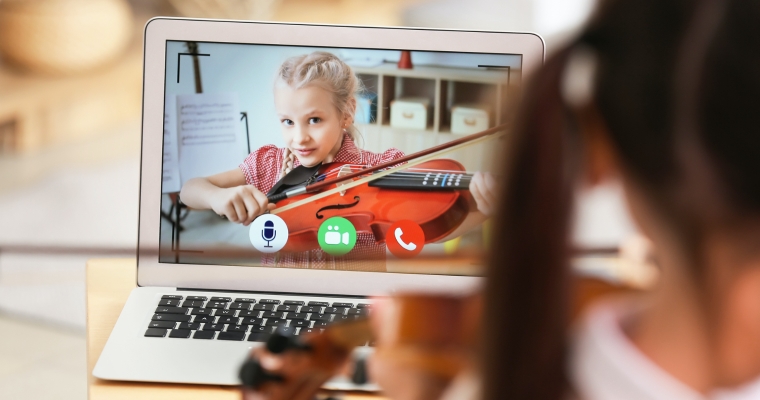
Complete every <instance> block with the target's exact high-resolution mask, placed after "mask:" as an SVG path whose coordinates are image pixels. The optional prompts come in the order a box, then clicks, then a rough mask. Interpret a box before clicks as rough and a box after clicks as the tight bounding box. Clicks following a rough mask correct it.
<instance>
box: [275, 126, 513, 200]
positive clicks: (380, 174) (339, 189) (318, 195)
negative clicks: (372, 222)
mask: <svg viewBox="0 0 760 400" xmlns="http://www.w3.org/2000/svg"><path fill="white" fill-rule="evenodd" d="M505 134H506V132H503V133H500V134H495V135H492V136H483V137H479V138H477V139H473V140H471V141H469V142H466V143H459V144H457V145H455V146H452V147H449V148H447V149H443V150H439V151H436V152H434V153H431V154H427V155H424V156H421V157H419V158H417V159H415V160H410V161H409V162H408V166H409V167H413V166H415V165H419V164H422V163H424V162H427V161H430V160H432V159H433V158H436V157H440V156H442V155H444V154H449V153H453V152H454V151H457V150H459V149H461V148H464V147H468V146H472V145H475V144H478V143H483V142H486V141H488V140H493V139H495V138H500V137H502V136H504V135H505ZM402 167H403V165H399V166H398V167H393V168H391V169H388V170H385V171H382V172H378V173H376V174H373V175H370V176H366V177H363V178H359V179H357V180H355V181H351V182H347V183H345V184H343V185H341V186H340V187H336V188H333V189H328V190H325V191H323V192H319V193H315V194H312V195H311V196H309V197H307V198H304V199H301V200H297V201H294V202H292V203H290V204H288V205H285V206H282V207H277V208H275V209H273V210H272V211H271V213H272V214H273V215H277V214H280V213H282V212H285V211H288V210H292V209H294V208H297V207H300V206H302V205H304V204H309V203H311V202H314V201H316V200H319V199H323V198H325V197H328V196H332V195H334V194H337V193H340V192H342V191H344V190H348V189H351V188H354V187H357V186H359V185H363V184H365V183H368V182H371V181H373V180H376V179H380V178H382V177H384V176H387V175H390V174H392V173H394V172H395V171H396V170H397V169H399V170H400V169H402Z"/></svg>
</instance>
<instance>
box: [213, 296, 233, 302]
mask: <svg viewBox="0 0 760 400" xmlns="http://www.w3.org/2000/svg"><path fill="white" fill-rule="evenodd" d="M211 301H218V302H221V303H229V302H231V301H232V298H231V297H212V298H211Z"/></svg>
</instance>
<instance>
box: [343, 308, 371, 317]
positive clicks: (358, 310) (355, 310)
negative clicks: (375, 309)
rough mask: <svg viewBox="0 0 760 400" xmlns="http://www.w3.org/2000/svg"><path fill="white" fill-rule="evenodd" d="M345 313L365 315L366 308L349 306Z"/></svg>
mask: <svg viewBox="0 0 760 400" xmlns="http://www.w3.org/2000/svg"><path fill="white" fill-rule="evenodd" d="M347 314H348V315H356V316H364V315H367V309H366V308H350V309H349V310H348V313H347Z"/></svg>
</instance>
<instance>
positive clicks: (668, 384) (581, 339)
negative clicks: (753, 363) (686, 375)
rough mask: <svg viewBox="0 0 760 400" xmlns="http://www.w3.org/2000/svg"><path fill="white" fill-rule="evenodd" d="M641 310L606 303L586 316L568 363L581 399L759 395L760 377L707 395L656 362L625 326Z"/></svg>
mask: <svg viewBox="0 0 760 400" xmlns="http://www.w3.org/2000/svg"><path fill="white" fill-rule="evenodd" d="M639 308H640V307H637V304H636V303H635V302H631V301H628V302H625V301H603V302H602V303H600V304H598V305H594V306H593V308H592V309H591V310H589V312H588V313H587V314H586V316H585V317H584V318H583V320H582V321H581V323H580V326H579V329H578V331H577V332H576V334H575V336H574V338H573V341H572V344H571V353H570V354H571V355H570V362H569V376H570V381H571V385H572V387H573V391H574V392H575V393H576V395H577V397H578V399H580V400H610V399H615V400H706V399H714V400H750V399H754V400H756V399H760V379H758V380H755V381H754V382H751V383H749V384H747V385H745V386H743V387H741V388H736V389H731V390H715V391H714V392H712V393H710V395H709V396H705V395H703V394H702V393H699V392H697V391H696V390H694V389H692V388H691V387H689V386H687V385H686V384H684V383H682V382H681V381H679V380H677V379H676V378H674V377H673V376H671V375H670V374H668V372H666V371H665V370H663V369H662V368H660V367H659V366H658V365H657V364H655V363H654V362H652V361H651V360H650V359H649V358H647V356H645V355H644V354H643V353H641V351H639V349H638V348H637V347H636V346H635V345H634V344H633V343H632V342H631V341H630V339H628V337H627V336H626V335H625V333H624V332H623V329H622V328H621V326H622V322H623V321H625V320H626V319H627V318H629V317H630V316H631V315H633V314H635V313H636V311H637V310H638V309H639Z"/></svg>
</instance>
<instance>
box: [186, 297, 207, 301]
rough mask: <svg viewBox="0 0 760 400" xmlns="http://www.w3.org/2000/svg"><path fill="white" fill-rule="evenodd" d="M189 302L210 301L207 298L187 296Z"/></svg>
mask: <svg viewBox="0 0 760 400" xmlns="http://www.w3.org/2000/svg"><path fill="white" fill-rule="evenodd" d="M187 300H193V301H195V300H200V301H206V300H208V297H206V296H187Z"/></svg>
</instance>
